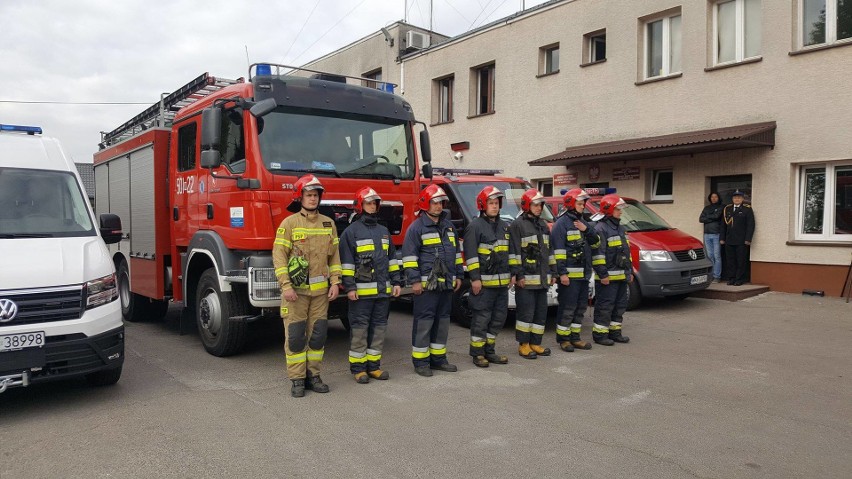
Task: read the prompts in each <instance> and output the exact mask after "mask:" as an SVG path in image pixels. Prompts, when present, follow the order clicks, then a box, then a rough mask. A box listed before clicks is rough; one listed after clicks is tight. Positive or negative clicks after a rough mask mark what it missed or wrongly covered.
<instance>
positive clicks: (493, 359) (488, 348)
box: [485, 343, 509, 364]
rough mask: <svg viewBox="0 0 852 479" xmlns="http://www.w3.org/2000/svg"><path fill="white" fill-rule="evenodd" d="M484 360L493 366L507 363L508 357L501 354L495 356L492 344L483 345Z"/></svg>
mask: <svg viewBox="0 0 852 479" xmlns="http://www.w3.org/2000/svg"><path fill="white" fill-rule="evenodd" d="M485 359H487V360H488V362H489V363H495V364H506V363H508V362H509V358H508V357H506V356H503V355H502V354H497V352H496V351H495V347H494V344H493V343H491V344H486V345H485Z"/></svg>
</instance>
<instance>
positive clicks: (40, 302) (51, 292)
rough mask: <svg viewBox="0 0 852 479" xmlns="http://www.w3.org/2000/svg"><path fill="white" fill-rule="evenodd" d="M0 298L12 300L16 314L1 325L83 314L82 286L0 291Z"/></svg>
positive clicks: (66, 317)
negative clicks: (15, 307)
mask: <svg viewBox="0 0 852 479" xmlns="http://www.w3.org/2000/svg"><path fill="white" fill-rule="evenodd" d="M0 299H8V300H12V301H13V302H14V303H15V305H16V306H17V314H16V315H15V317H14V318H13V319H12V320H11V321H6V322H2V323H0V328H2V327H3V326H14V325H18V324H31V323H44V322H50V321H65V320H68V319H79V318H80V317H81V316H82V314H83V287H82V286H76V287H72V288H55V289H39V290H31V291H26V290H24V291H10V292H8V293H4V292H0Z"/></svg>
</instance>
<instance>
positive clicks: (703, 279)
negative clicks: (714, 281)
mask: <svg viewBox="0 0 852 479" xmlns="http://www.w3.org/2000/svg"><path fill="white" fill-rule="evenodd" d="M706 282H707V275H706V274H702V275H701V276H696V277H694V278H692V279H690V280H689V284H703V283H706Z"/></svg>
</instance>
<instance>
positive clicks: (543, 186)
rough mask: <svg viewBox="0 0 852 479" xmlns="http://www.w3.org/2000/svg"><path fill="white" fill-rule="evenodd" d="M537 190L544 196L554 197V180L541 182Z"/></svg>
mask: <svg viewBox="0 0 852 479" xmlns="http://www.w3.org/2000/svg"><path fill="white" fill-rule="evenodd" d="M536 189H537V190H538V191H540V192H541V194H542V195H544V196H553V180H539V181H538V185H537V187H536Z"/></svg>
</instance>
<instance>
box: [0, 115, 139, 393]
mask: <svg viewBox="0 0 852 479" xmlns="http://www.w3.org/2000/svg"><path fill="white" fill-rule="evenodd" d="M83 191H84V189H83V185H82V183H81V181H80V176H79V174H78V173H77V168H76V167H75V165H74V163H73V162H72V161H71V159H70V158H69V157H68V156H66V155H65V153H64V152H63V151H62V148H61V147H60V145H59V142H58V141H56V140H55V139H52V138H46V137H43V136H41V128H38V127H28V126H15V125H2V124H0V393H2V392H4V391H6V389H8V388H11V387H19V386H29V385H32V384H37V383H41V382H44V381H50V380H55V379H64V378H70V377H75V376H85V378H86V379H87V380H88V381H89V383H91V384H93V385H108V384H115V383H116V382H117V381H118V379H119V378H120V377H121V368H122V365H123V364H124V325H123V323H122V319H121V304H120V302H119V301H117V299H118V289H117V288H116V282H115V267H114V265H113V263H112V260H111V259H110V255H109V251H108V250H107V247H106V244H105V241H106V242H111V243H112V242H117V241H119V240H120V239H121V221H120V220H119V218H118V217H117V216H115V215H103V216H102V217H101V221H100V228H98V224H97V223H96V222H95V218H94V214H93V213H92V209H91V207H90V206H89V203H88V200H87V198H86V195H85V194H84V193H83ZM102 236H103V238H102Z"/></svg>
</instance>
